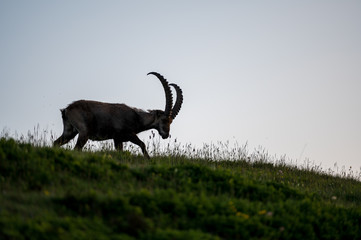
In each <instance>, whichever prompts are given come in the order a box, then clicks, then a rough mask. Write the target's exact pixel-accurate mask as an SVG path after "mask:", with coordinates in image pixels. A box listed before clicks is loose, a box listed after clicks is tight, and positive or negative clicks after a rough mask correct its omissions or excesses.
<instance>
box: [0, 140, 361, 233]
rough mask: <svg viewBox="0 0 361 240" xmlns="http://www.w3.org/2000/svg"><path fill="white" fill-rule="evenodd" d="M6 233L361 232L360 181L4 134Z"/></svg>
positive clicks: (1, 198)
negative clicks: (85, 148) (84, 148)
mask: <svg viewBox="0 0 361 240" xmlns="http://www.w3.org/2000/svg"><path fill="white" fill-rule="evenodd" d="M0 190H1V192H0V239H361V203H360V201H361V183H360V182H358V181H355V180H352V179H342V178H339V177H331V176H327V175H320V174H317V173H314V172H308V171H301V170H298V169H296V168H291V167H287V166H273V165H271V164H267V163H262V162H254V163H251V162H247V161H238V162H230V161H223V162H212V161H206V160H197V159H187V158H184V157H161V158H160V157H159V158H153V159H151V160H146V159H143V158H142V157H137V156H132V155H130V154H127V153H123V154H121V153H117V152H97V153H86V152H85V153H82V152H76V151H69V150H64V149H59V148H38V147H33V146H31V145H28V144H18V143H16V142H15V141H14V140H5V139H1V140H0Z"/></svg>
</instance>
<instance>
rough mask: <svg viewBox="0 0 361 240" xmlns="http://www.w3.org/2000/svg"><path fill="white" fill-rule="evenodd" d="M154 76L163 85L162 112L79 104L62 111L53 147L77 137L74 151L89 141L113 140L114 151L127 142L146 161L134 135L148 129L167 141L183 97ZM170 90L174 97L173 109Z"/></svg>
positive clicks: (99, 103) (101, 104)
mask: <svg viewBox="0 0 361 240" xmlns="http://www.w3.org/2000/svg"><path fill="white" fill-rule="evenodd" d="M149 74H153V75H155V76H156V77H157V78H158V79H159V80H160V82H161V83H162V85H163V88H164V92H165V98H166V104H165V110H164V111H162V110H149V111H143V110H140V109H137V108H132V107H129V106H127V105H125V104H117V103H103V102H97V101H89V100H79V101H75V102H73V103H71V104H70V105H69V106H68V107H67V108H65V109H62V110H61V115H62V118H63V124H64V131H63V134H62V135H61V136H60V137H59V138H58V139H57V140H55V141H54V145H55V146H61V145H63V144H66V143H68V142H69V141H70V140H71V139H73V138H74V137H75V136H76V135H77V134H79V136H78V140H77V142H76V145H75V148H76V149H79V150H81V149H82V148H83V146H84V145H85V144H86V142H87V141H88V140H89V139H91V140H107V139H113V140H114V146H115V148H116V149H117V150H123V142H127V141H130V142H132V143H134V144H136V145H138V146H139V147H140V148H141V149H142V152H143V154H144V156H145V157H147V158H149V155H148V152H147V150H146V147H145V144H144V143H143V142H142V141H141V140H140V139H139V138H138V136H137V134H138V133H140V132H143V131H146V130H149V129H156V130H157V131H158V132H159V134H160V135H161V136H162V138H163V139H165V138H168V137H169V130H170V124H171V123H172V121H173V119H174V118H175V117H176V116H177V114H178V112H179V110H180V108H181V106H182V103H183V94H182V90H181V88H180V87H179V86H178V85H176V84H168V82H167V80H166V79H165V78H164V77H163V76H162V75H160V74H159V73H156V72H150V73H148V75H149ZM170 86H172V87H174V89H175V90H176V93H177V100H176V102H175V104H174V107H172V106H173V97H172V91H171V89H170Z"/></svg>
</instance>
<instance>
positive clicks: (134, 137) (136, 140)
mask: <svg viewBox="0 0 361 240" xmlns="http://www.w3.org/2000/svg"><path fill="white" fill-rule="evenodd" d="M129 141H130V142H132V143H134V144H136V145H138V146H139V147H140V148H141V149H142V152H143V154H144V157H146V158H148V159H150V157H149V155H148V152H147V149H146V148H145V144H144V142H142V141H141V140H140V139H139V138H138V136H137V135H135V134H134V135H131V136H130V138H129Z"/></svg>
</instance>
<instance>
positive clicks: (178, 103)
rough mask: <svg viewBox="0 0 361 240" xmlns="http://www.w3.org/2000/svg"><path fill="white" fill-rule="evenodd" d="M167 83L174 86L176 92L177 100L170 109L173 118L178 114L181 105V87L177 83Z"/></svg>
mask: <svg viewBox="0 0 361 240" xmlns="http://www.w3.org/2000/svg"><path fill="white" fill-rule="evenodd" d="M169 85H170V86H172V87H174V89H175V90H176V92H177V100H176V101H175V104H174V107H173V109H172V114H171V116H170V117H171V118H172V119H174V118H175V117H176V116H177V115H178V113H179V110H180V109H181V107H182V103H183V93H182V89H181V88H180V87H179V86H178V85H177V84H174V83H171V84H169Z"/></svg>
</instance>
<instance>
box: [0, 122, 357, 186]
mask: <svg viewBox="0 0 361 240" xmlns="http://www.w3.org/2000/svg"><path fill="white" fill-rule="evenodd" d="M0 138H5V139H10V138H12V139H14V140H16V141H17V142H19V143H29V144H31V145H33V146H36V147H49V146H52V144H53V142H54V140H55V139H56V138H57V135H56V133H54V132H53V131H52V130H49V129H42V128H41V127H40V125H39V124H38V125H37V126H34V128H33V129H32V130H29V131H28V132H27V134H19V133H17V132H13V133H12V132H11V130H10V129H8V128H4V129H3V130H2V131H1V133H0ZM76 140H77V136H76V137H75V138H74V139H73V140H71V141H70V142H69V143H68V144H66V145H64V146H63V148H65V149H73V148H74V146H75V143H76ZM145 143H146V147H147V150H148V152H149V153H150V155H151V156H153V157H164V156H168V157H185V158H188V159H203V160H207V161H227V162H237V161H244V162H247V163H265V164H270V165H273V166H286V167H290V168H295V169H299V170H306V171H311V172H315V173H318V174H325V175H331V176H338V177H342V178H350V179H354V180H358V181H361V170H360V171H356V170H354V169H352V167H349V168H347V167H346V166H344V165H343V166H341V167H339V165H338V164H337V163H335V164H334V166H333V168H327V169H325V168H323V166H322V165H317V164H316V163H315V162H314V161H311V160H310V159H307V158H306V159H304V160H303V162H299V161H298V160H294V159H290V158H288V157H287V156H286V155H282V156H277V155H272V154H270V153H269V152H268V151H267V150H266V149H265V148H263V147H262V146H258V147H257V148H255V149H253V151H250V150H249V147H248V143H247V142H246V143H245V144H239V143H238V142H237V141H235V142H230V141H226V142H222V141H217V142H210V143H203V145H202V146H195V145H194V144H192V143H181V142H179V141H178V140H177V138H175V139H172V138H169V139H168V140H163V139H161V138H160V136H158V135H157V134H156V133H155V132H154V131H150V133H149V137H148V138H147V139H146V141H145ZM83 150H84V151H89V152H96V151H113V150H114V144H113V141H112V140H106V141H91V140H89V141H88V142H87V144H86V145H85V146H84V148H83ZM124 151H126V152H128V153H129V154H132V155H139V154H141V151H140V148H139V147H138V146H136V145H134V144H132V143H129V142H128V143H124Z"/></svg>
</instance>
